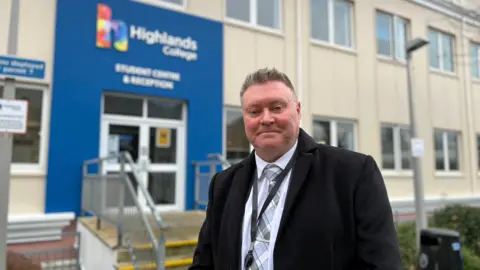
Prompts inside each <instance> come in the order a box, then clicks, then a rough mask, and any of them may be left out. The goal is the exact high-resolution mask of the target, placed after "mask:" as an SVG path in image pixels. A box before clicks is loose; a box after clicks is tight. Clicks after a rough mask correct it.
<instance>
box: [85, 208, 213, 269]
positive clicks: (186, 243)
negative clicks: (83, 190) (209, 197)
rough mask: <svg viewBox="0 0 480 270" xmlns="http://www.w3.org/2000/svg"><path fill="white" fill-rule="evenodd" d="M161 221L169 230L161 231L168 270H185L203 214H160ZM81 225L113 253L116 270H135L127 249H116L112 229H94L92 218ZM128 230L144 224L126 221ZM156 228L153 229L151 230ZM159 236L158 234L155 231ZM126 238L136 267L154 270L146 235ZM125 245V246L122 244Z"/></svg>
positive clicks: (132, 234) (104, 224) (104, 225)
mask: <svg viewBox="0 0 480 270" xmlns="http://www.w3.org/2000/svg"><path fill="white" fill-rule="evenodd" d="M161 217H162V219H163V221H164V222H165V223H166V224H167V225H168V226H169V229H168V230H167V231H164V235H165V238H166V241H167V243H166V248H167V249H166V255H167V256H166V263H165V266H166V268H167V269H168V270H183V269H188V267H189V266H190V265H191V263H192V257H193V252H194V250H195V247H196V245H197V239H198V233H199V231H200V228H201V226H202V224H203V221H204V220H205V212H204V211H187V212H168V213H162V214H161ZM148 219H149V221H150V223H151V224H156V223H155V222H154V219H153V217H151V216H148ZM80 222H82V223H83V224H85V225H86V226H87V227H88V228H89V229H90V230H92V231H93V232H95V234H96V235H97V237H99V238H100V239H101V240H102V241H103V242H104V243H105V244H106V245H107V246H110V247H111V248H112V249H116V252H117V266H116V268H117V269H118V270H135V269H134V267H133V265H132V261H131V259H132V258H131V255H130V252H129V251H128V249H127V248H126V246H123V247H120V248H116V244H117V229H116V228H115V226H112V225H111V224H109V223H107V222H102V226H101V228H100V229H98V230H97V229H96V219H95V218H94V217H82V218H80ZM125 222H127V223H128V224H127V226H128V228H140V229H141V228H143V224H138V225H137V224H136V223H138V218H136V217H132V218H131V219H125ZM137 226H138V227H137ZM154 228H155V227H154ZM154 233H155V234H156V235H157V236H158V235H159V233H160V231H159V230H155V231H154ZM127 236H128V238H129V240H130V243H131V245H132V246H133V249H134V254H135V256H136V258H137V260H136V261H137V265H141V266H142V267H140V269H155V263H154V262H155V254H154V252H153V249H152V244H151V241H150V238H149V237H148V235H147V234H146V233H145V231H141V230H140V231H138V232H135V231H131V230H129V231H128V235H127ZM124 245H125V242H124Z"/></svg>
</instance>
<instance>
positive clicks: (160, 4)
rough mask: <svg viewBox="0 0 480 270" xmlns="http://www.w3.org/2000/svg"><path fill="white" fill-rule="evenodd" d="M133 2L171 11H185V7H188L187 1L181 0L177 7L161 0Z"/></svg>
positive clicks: (138, 0)
mask: <svg viewBox="0 0 480 270" xmlns="http://www.w3.org/2000/svg"><path fill="white" fill-rule="evenodd" d="M133 1H135V2H139V3H142V4H147V5H154V6H158V7H164V8H168V9H172V10H182V11H183V10H186V9H187V7H188V0H182V1H183V3H182V4H181V5H177V4H174V3H170V2H165V1H163V0H153V2H152V0H133Z"/></svg>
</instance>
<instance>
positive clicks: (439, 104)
mask: <svg viewBox="0 0 480 270" xmlns="http://www.w3.org/2000/svg"><path fill="white" fill-rule="evenodd" d="M137 1H139V2H142V3H146V4H151V5H152V6H162V5H160V4H159V1H157V0H137ZM208 2H209V3H208V5H207V4H205V3H204V2H203V1H193V0H189V1H187V6H186V7H184V8H174V7H167V8H172V9H174V10H178V11H180V12H186V13H189V14H193V15H197V16H202V17H205V18H208V19H213V20H220V21H221V20H224V8H225V7H224V0H209V1H208ZM10 3H11V0H0V6H2V7H7V8H0V53H1V54H4V53H6V50H7V42H6V37H7V35H8V22H9V13H8V10H9V9H8V7H9V6H10ZM309 3H310V1H304V2H303V6H302V11H301V13H302V16H303V18H302V24H301V27H302V42H301V49H302V55H301V65H302V70H303V73H302V75H301V76H302V77H301V80H302V85H303V87H302V90H303V91H302V100H301V101H302V114H303V121H302V126H303V128H304V129H305V130H306V131H307V132H311V130H312V124H311V122H312V117H313V116H322V117H334V118H346V119H351V120H355V121H357V124H358V126H357V142H358V150H359V151H360V152H364V153H367V154H370V155H372V156H373V157H374V158H375V159H376V160H377V162H380V160H381V142H380V123H381V122H388V123H397V124H408V122H409V118H408V99H407V92H406V71H405V65H404V64H401V63H395V62H392V61H388V60H384V59H379V58H378V57H377V54H376V43H375V9H376V8H379V9H382V10H384V11H387V12H391V13H394V14H397V15H401V16H403V17H405V18H408V19H410V20H411V36H420V37H427V27H428V25H432V26H434V27H435V28H438V29H440V30H443V31H446V32H449V33H452V34H454V35H456V48H455V49H456V53H457V54H458V55H468V48H469V47H468V44H465V46H464V47H462V46H461V43H460V42H459V41H460V40H461V38H459V35H460V34H461V32H460V26H459V25H456V24H458V23H456V22H454V21H453V20H449V19H447V18H446V17H445V16H444V15H441V14H440V13H436V12H433V11H430V10H427V9H425V8H424V7H421V6H419V5H416V4H413V3H410V2H408V1H401V0H391V1H384V0H364V1H355V5H354V17H353V22H354V23H353V25H354V27H353V32H354V37H353V40H354V44H355V46H354V49H353V50H346V49H342V48H338V47H335V46H331V45H324V44H319V43H315V42H312V41H311V39H310V30H311V29H310V7H309ZM162 7H164V6H162ZM20 16H21V17H20V28H19V31H20V33H19V48H18V55H19V56H22V57H28V58H36V59H41V60H44V61H46V62H47V78H46V80H45V81H43V82H42V83H43V84H44V85H45V86H46V87H47V89H49V85H50V81H51V76H52V74H51V71H52V59H53V49H54V46H53V44H54V43H53V41H54V30H55V25H54V22H55V1H54V0H44V1H38V0H22V1H21V14H20ZM296 19H297V16H296V1H295V0H283V6H282V23H281V24H282V30H281V31H280V33H274V32H271V31H266V30H264V29H258V28H255V27H250V26H245V25H238V24H235V23H232V22H225V24H224V74H223V75H224V103H225V105H228V106H239V105H240V100H239V95H238V93H239V88H240V85H241V83H242V81H243V79H244V77H245V75H246V74H247V73H248V72H251V71H252V70H255V69H257V68H261V67H265V66H269V67H276V68H278V69H280V70H282V71H285V72H286V73H287V74H288V75H289V76H290V77H291V79H292V81H293V82H294V83H295V85H299V81H298V80H299V78H298V76H297V73H296V71H297V64H298V63H297V43H296V41H297V25H296ZM39 22H41V23H39ZM470 33H471V35H472V36H471V37H469V38H474V36H475V35H474V33H475V32H474V31H470ZM477 36H478V35H477ZM2 37H3V38H2ZM477 38H478V37H477ZM478 41H480V40H478ZM465 59H466V58H457V60H458V61H457V62H456V64H455V67H456V72H455V74H448V75H447V74H441V73H438V72H431V71H430V70H429V65H428V50H427V49H422V50H420V51H418V52H416V53H415V57H414V60H413V70H414V72H413V74H414V77H413V85H414V98H415V110H416V114H417V119H418V128H419V134H420V136H421V137H422V138H423V139H424V140H425V150H426V154H425V157H424V158H423V159H422V164H423V174H422V176H423V178H424V179H425V191H426V194H427V196H441V195H449V196H453V195H459V194H461V195H471V194H472V193H473V192H478V190H477V189H476V186H478V185H476V183H477V182H478V180H473V179H474V178H475V177H474V176H476V174H477V172H476V167H474V165H475V166H476V156H475V155H476V150H475V147H476V145H475V144H474V137H473V136H472V135H473V131H474V130H475V131H477V132H479V133H480V109H478V108H477V107H478V106H474V104H477V103H479V102H480V81H478V80H476V81H472V80H471V79H470V69H469V67H468V66H467V65H465V63H466V62H467V61H465ZM434 127H435V128H442V129H447V130H456V131H459V132H461V147H460V149H461V155H462V157H461V165H462V174H460V175H450V176H439V175H437V174H436V173H435V170H434V158H433V132H432V131H433V130H432V129H433V128H434ZM44 129H45V130H48V129H49V127H48V125H47V126H44ZM46 137H47V138H48V134H47V135H46ZM47 141H48V140H47ZM45 149H47V147H45ZM43 155H44V160H45V161H46V156H47V151H44V152H43ZM45 168H46V162H45V163H44V164H43V168H41V170H39V171H37V172H35V173H30V174H28V175H26V174H18V173H15V172H13V177H12V185H11V203H10V210H11V211H12V213H16V212H43V209H44V197H45V193H44V190H45V171H46V170H45ZM385 178H386V182H387V186H388V190H389V193H390V196H392V198H396V197H412V186H413V185H412V179H411V176H410V175H408V174H407V175H387V174H386V175H385Z"/></svg>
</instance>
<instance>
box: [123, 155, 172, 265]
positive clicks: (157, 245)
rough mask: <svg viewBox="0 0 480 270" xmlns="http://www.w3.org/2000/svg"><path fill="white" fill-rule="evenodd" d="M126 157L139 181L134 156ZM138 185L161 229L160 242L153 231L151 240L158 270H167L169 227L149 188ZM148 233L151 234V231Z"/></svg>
mask: <svg viewBox="0 0 480 270" xmlns="http://www.w3.org/2000/svg"><path fill="white" fill-rule="evenodd" d="M124 157H125V159H126V161H127V162H128V164H129V165H130V166H131V168H132V173H133V175H134V178H135V179H139V178H140V177H139V175H138V172H137V169H136V166H135V163H134V162H133V159H132V156H131V155H130V153H128V152H125V154H124ZM127 182H128V184H129V185H130V186H131V183H130V182H129V181H127ZM137 184H138V185H137V186H138V188H139V189H140V191H141V192H142V194H143V196H144V198H145V200H146V202H147V206H148V207H149V208H150V211H151V213H152V216H153V218H154V220H155V222H156V223H157V225H158V227H159V228H160V236H159V239H158V241H157V239H156V237H155V234H154V233H153V231H152V232H151V233H152V235H151V240H152V245H153V248H154V251H155V256H156V263H157V269H158V270H163V269H165V256H166V250H165V249H166V239H165V236H164V234H163V232H164V231H165V230H167V229H168V225H167V224H165V223H164V222H163V220H162V218H161V217H160V214H159V213H158V211H157V208H156V207H155V203H154V202H153V199H152V196H151V195H150V193H149V192H148V190H147V188H146V187H144V186H143V184H142V183H140V182H139V181H137ZM132 190H133V187H132ZM137 203H139V202H138V200H135V204H137ZM140 211H141V208H140ZM141 212H142V211H141ZM143 216H144V215H142V217H143ZM145 219H146V217H145ZM149 227H150V226H149ZM149 229H150V230H151V228H149ZM148 233H149V234H150V231H149V232H148Z"/></svg>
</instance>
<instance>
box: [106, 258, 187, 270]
mask: <svg viewBox="0 0 480 270" xmlns="http://www.w3.org/2000/svg"><path fill="white" fill-rule="evenodd" d="M191 264H192V258H191V257H190V258H185V257H183V256H177V257H172V258H170V259H167V260H166V262H165V268H166V269H167V270H187V269H188V267H189V266H190V265H191ZM137 267H138V268H137V269H135V267H134V265H133V264H132V263H130V262H124V263H119V264H117V265H116V266H115V268H116V269H117V270H147V269H152V270H154V269H156V264H155V263H154V262H152V261H149V260H148V261H139V262H137Z"/></svg>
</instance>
